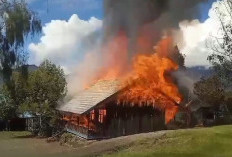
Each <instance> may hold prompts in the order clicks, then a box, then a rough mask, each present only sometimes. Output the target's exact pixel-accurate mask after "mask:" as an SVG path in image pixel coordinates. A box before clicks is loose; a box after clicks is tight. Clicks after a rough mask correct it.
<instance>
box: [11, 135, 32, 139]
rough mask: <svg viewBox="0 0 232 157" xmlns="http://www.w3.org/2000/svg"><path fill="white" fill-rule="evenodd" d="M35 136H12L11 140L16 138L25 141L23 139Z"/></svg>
mask: <svg viewBox="0 0 232 157" xmlns="http://www.w3.org/2000/svg"><path fill="white" fill-rule="evenodd" d="M35 137H36V135H32V134H31V135H18V136H14V137H13V138H18V139H25V138H35Z"/></svg>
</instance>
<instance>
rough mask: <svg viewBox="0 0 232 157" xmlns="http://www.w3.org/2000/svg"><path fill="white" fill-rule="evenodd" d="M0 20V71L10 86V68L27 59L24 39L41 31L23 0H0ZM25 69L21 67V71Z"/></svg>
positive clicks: (38, 23) (38, 21)
mask: <svg viewBox="0 0 232 157" xmlns="http://www.w3.org/2000/svg"><path fill="white" fill-rule="evenodd" d="M0 21H1V22H0V31H1V32H0V72H1V73H2V76H3V80H4V82H6V83H7V84H8V85H9V86H10V81H11V79H12V69H13V68H17V67H21V66H22V65H23V64H25V62H26V60H27V53H26V52H25V51H24V48H23V46H24V43H25V39H26V37H27V36H28V35H31V36H34V35H35V34H36V33H39V32H40V31H41V22H40V20H39V18H38V17H37V15H36V13H35V12H33V11H32V10H30V8H28V6H27V4H26V3H25V1H24V0H21V1H19V0H17V1H16V0H13V1H10V0H1V1H0ZM22 67H23V66H22ZM26 71H27V70H26V69H24V68H22V72H24V73H26Z"/></svg>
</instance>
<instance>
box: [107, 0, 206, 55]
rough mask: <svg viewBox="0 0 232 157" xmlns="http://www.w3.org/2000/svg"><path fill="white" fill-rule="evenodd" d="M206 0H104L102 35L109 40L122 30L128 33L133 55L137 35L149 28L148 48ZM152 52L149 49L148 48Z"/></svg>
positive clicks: (193, 16)
mask: <svg viewBox="0 0 232 157" xmlns="http://www.w3.org/2000/svg"><path fill="white" fill-rule="evenodd" d="M206 2H208V0H117V1H115V0H105V1H104V6H105V18H104V26H103V27H104V39H105V41H109V40H110V39H111V38H112V37H114V36H115V35H116V34H117V33H119V32H121V31H123V32H125V33H126V34H127V36H128V37H129V47H128V48H129V51H130V54H131V55H132V56H133V54H134V53H135V52H138V51H139V50H140V48H139V46H138V45H137V44H136V42H137V39H138V36H140V34H144V32H148V31H149V33H147V34H146V36H149V37H147V38H149V39H152V40H151V41H152V43H151V44H150V47H149V49H150V50H152V46H154V45H155V44H156V42H157V41H159V40H160V38H161V37H162V36H163V35H164V32H165V33H166V34H167V33H168V35H170V33H172V31H171V32H170V30H174V29H177V28H178V27H179V22H181V21H183V20H192V19H197V18H199V16H200V11H199V10H198V9H199V4H200V3H206ZM150 52H151V51H150Z"/></svg>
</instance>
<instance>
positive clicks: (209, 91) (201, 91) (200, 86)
mask: <svg viewBox="0 0 232 157" xmlns="http://www.w3.org/2000/svg"><path fill="white" fill-rule="evenodd" d="M224 93H225V91H224V86H223V84H222V82H221V80H220V79H219V78H218V77H217V76H212V77H210V78H207V79H204V78H202V79H201V80H200V81H198V82H196V83H195V85H194V94H195V95H197V96H198V98H199V99H200V100H201V101H202V102H203V103H204V104H207V105H209V106H211V107H213V108H215V109H217V110H218V109H219V107H220V105H221V104H223V103H224Z"/></svg>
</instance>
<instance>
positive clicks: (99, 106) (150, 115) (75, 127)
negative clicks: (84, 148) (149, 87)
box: [58, 80, 166, 139]
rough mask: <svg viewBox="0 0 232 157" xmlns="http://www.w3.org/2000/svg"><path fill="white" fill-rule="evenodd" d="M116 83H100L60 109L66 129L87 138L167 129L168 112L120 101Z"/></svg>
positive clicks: (119, 91) (118, 84)
mask: <svg viewBox="0 0 232 157" xmlns="http://www.w3.org/2000/svg"><path fill="white" fill-rule="evenodd" d="M119 86H120V83H119V81H116V80H101V81H98V82H97V83H96V84H94V85H93V86H91V87H89V88H88V89H86V90H84V91H82V92H80V93H79V95H77V96H76V97H75V98H74V99H72V100H71V101H69V102H68V103H67V104H64V105H63V106H61V107H59V108H58V110H59V111H60V112H61V114H62V115H63V118H62V119H63V121H64V122H65V128H66V130H67V131H68V132H71V133H74V134H76V135H78V136H80V137H82V138H85V139H99V138H111V137H117V136H123V135H130V134H136V133H142V132H151V131H156V130H162V129H165V127H166V126H165V112H164V111H161V110H159V109H157V108H154V107H153V106H148V105H142V106H141V105H129V104H127V103H125V102H124V103H120V102H118V99H117V96H118V95H119V94H120V93H121V92H122V90H120V88H119Z"/></svg>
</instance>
